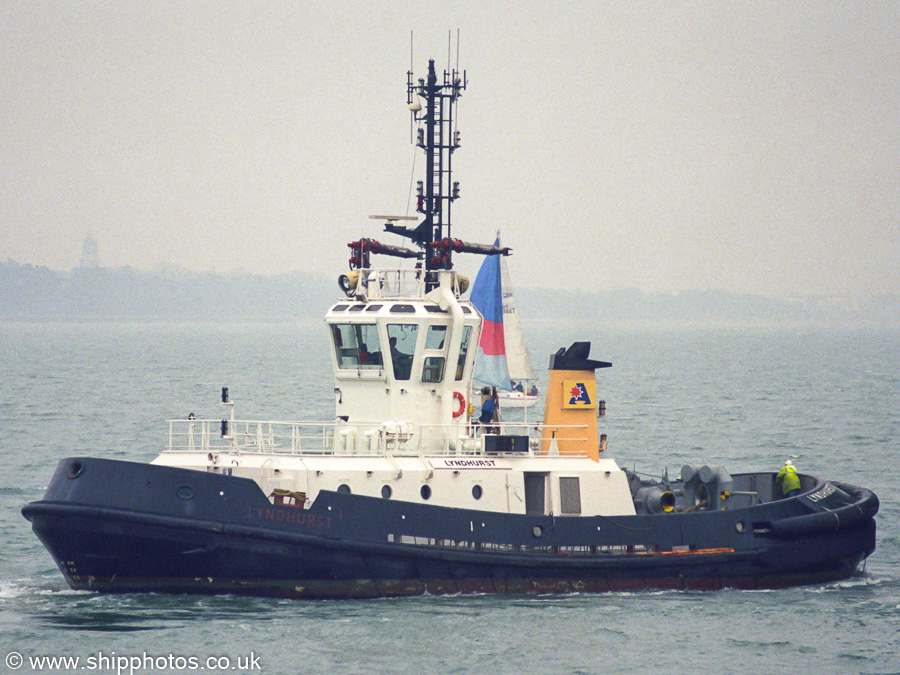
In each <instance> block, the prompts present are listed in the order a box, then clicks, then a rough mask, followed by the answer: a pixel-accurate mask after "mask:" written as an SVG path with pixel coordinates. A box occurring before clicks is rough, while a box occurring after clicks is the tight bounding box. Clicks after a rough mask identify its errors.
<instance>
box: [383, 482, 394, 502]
mask: <svg viewBox="0 0 900 675" xmlns="http://www.w3.org/2000/svg"><path fill="white" fill-rule="evenodd" d="M392 494H394V491H393V490H392V489H391V486H390V485H382V486H381V496H382V497H384V498H385V499H390V498H391V495H392Z"/></svg>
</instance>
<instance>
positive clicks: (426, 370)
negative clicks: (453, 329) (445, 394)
mask: <svg viewBox="0 0 900 675" xmlns="http://www.w3.org/2000/svg"><path fill="white" fill-rule="evenodd" d="M446 346H447V326H429V327H428V333H427V334H426V335H425V349H426V350H429V351H443V349H444V348H445V347H446ZM445 360H446V359H445V357H443V356H426V357H425V362H424V363H423V364H422V382H441V381H442V380H443V379H444V362H445Z"/></svg>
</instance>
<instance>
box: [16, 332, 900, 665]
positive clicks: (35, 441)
mask: <svg viewBox="0 0 900 675" xmlns="http://www.w3.org/2000/svg"><path fill="white" fill-rule="evenodd" d="M538 328H539V330H537V329H536V330H534V331H533V333H534V334H535V335H534V338H533V340H532V344H531V347H532V351H533V353H534V360H535V366H536V369H537V371H538V372H539V373H540V374H542V376H543V375H545V371H546V366H547V362H548V355H549V354H550V353H551V352H553V351H556V350H557V349H558V348H559V347H563V346H568V345H569V344H570V343H571V341H572V340H574V339H590V340H592V342H593V349H592V357H593V358H597V359H602V360H606V361H611V362H613V367H612V368H610V369H605V370H602V371H599V373H598V374H599V383H598V390H599V392H600V393H601V396H602V397H603V398H604V399H605V400H606V401H607V415H606V417H604V418H603V419H601V425H602V431H603V432H605V433H607V434H608V435H609V451H608V453H609V455H610V456H613V457H615V458H616V459H617V460H618V461H619V463H620V464H621V465H622V466H625V467H628V468H633V469H636V470H638V471H641V472H644V473H649V474H656V475H659V474H660V473H661V472H663V471H665V470H669V471H670V472H678V471H679V469H680V467H681V465H682V464H685V463H694V464H721V465H723V466H725V467H726V468H727V469H729V470H730V471H732V472H735V473H737V472H740V471H757V470H773V469H777V468H778V467H780V466H781V465H782V464H783V462H784V460H785V459H787V458H791V459H792V460H793V462H794V464H795V465H797V466H798V468H799V469H800V471H801V472H806V473H811V474H815V475H820V476H823V477H827V478H834V479H836V480H840V481H844V482H850V483H856V484H859V485H864V486H866V487H869V488H872V489H873V490H875V491H876V493H877V494H878V496H879V497H880V499H881V511H880V513H879V515H878V516H877V523H878V544H877V546H878V548H877V550H876V551H875V553H874V555H873V556H872V557H871V558H870V559H869V561H868V562H867V564H866V566H865V569H864V570H862V571H860V572H859V573H858V574H857V575H855V576H854V577H853V578H851V579H849V580H847V581H844V582H840V583H833V584H827V585H816V586H807V587H801V588H791V589H786V590H778V591H733V590H726V591H720V592H684V591H665V592H635V593H610V594H601V595H584V594H571V595H563V596H536V597H523V596H451V597H429V596H426V597H415V598H403V599H389V600H361V601H287V600H273V599H260V598H240V597H229V596H220V597H194V596H167V595H157V594H133V595H119V596H113V595H100V594H95V593H88V592H73V591H70V590H69V589H68V587H67V586H66V584H65V582H64V580H63V578H62V575H61V574H60V573H59V571H58V570H57V568H56V566H55V565H54V563H53V561H52V559H51V558H50V556H49V554H48V553H47V552H46V550H45V549H44V548H43V546H42V545H41V544H40V542H39V541H38V540H37V538H36V537H35V536H34V535H33V533H32V532H31V528H30V525H29V523H28V522H27V521H25V520H24V519H23V518H22V516H21V513H20V509H21V507H22V506H23V505H24V504H25V503H27V502H29V501H32V500H36V499H39V498H40V497H41V496H42V494H43V491H44V488H45V487H46V485H47V482H48V481H49V479H50V476H51V475H52V473H53V470H54V467H55V466H56V463H57V461H58V460H59V459H60V458H62V457H66V456H71V455H88V456H94V457H111V458H119V459H129V460H135V461H149V460H151V459H152V458H153V457H154V456H155V455H156V454H157V453H158V452H159V451H160V450H161V449H162V448H163V446H164V445H165V443H166V432H167V429H168V427H167V424H166V423H165V420H166V419H170V418H185V417H187V415H188V414H189V413H191V412H193V413H194V414H195V415H196V416H197V417H213V418H217V417H221V416H222V410H221V406H220V405H219V404H218V399H219V391H220V388H221V387H222V386H228V387H229V389H230V393H231V398H232V400H233V401H234V402H235V405H236V416H237V417H238V418H243V419H271V420H293V419H300V420H316V421H324V420H328V419H330V418H331V417H332V415H333V398H332V397H333V393H332V391H333V385H332V381H331V376H330V363H329V359H328V352H327V344H326V333H325V330H324V327H323V325H322V324H321V323H320V322H314V323H310V324H306V323H296V324H255V325H221V324H203V325H187V324H176V325H172V324H162V323H157V324H136V323H126V324H109V323H106V324H75V323H61V324H38V323H29V324H25V323H0V453H2V457H3V480H2V481H0V509H2V517H0V528H2V542H3V546H2V549H0V634H2V641H0V672H10V673H31V672H38V673H68V672H72V673H75V672H80V673H84V672H95V673H117V672H118V673H129V672H134V673H164V672H165V673H185V672H206V673H225V672H228V673H265V674H267V675H268V674H279V675H280V674H285V675H287V674H290V675H295V674H297V673H324V672H336V673H372V672H384V673H474V672H479V673H481V672H489V673H495V674H496V673H531V672H535V673H538V672H539V673H606V672H612V673H616V672H701V671H708V672H712V673H717V674H718V673H748V672H750V673H758V672H779V673H780V672H804V673H805V672H817V673H890V672H900V656H897V651H898V648H900V525H898V515H900V514H898V500H897V492H898V489H900V470H898V468H897V464H898V461H897V456H898V454H900V453H898V451H900V447H898V442H897V439H898V435H900V335H898V333H897V332H896V331H891V330H875V329H872V330H854V329H846V328H844V329H785V328H778V329H741V330H738V329H654V330H648V329H637V328H631V329H622V328H615V327H610V326H601V325H591V326H585V325H580V326H576V325H568V326H559V325H553V326H550V325H547V326H539V327H538ZM507 414H508V415H512V413H507ZM519 414H520V413H519ZM529 415H530V419H537V418H538V417H539V416H540V407H539V408H538V409H533V410H532V411H530V412H529ZM42 657H56V658H68V659H70V660H69V661H68V663H66V662H62V661H57V662H56V663H55V664H52V663H51V662H50V661H43V662H41V661H39V659H40V658H42ZM76 658H77V659H78V662H77V663H76V662H74V661H73V660H72V659H76ZM18 664H21V665H19V666H18V667H17V665H18Z"/></svg>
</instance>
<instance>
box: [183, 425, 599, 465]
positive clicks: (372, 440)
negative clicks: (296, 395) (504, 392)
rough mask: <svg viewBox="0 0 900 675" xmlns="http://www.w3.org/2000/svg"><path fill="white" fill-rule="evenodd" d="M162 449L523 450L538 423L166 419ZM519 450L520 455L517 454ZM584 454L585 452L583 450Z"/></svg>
mask: <svg viewBox="0 0 900 675" xmlns="http://www.w3.org/2000/svg"><path fill="white" fill-rule="evenodd" d="M168 424H169V438H168V447H167V449H166V451H167V452H181V453H194V452H202V453H223V452H231V453H235V454H244V453H247V454H250V453H254V454H289V455H368V456H384V455H394V456H404V455H409V456H421V455H448V456H450V455H482V454H485V444H484V441H483V437H484V436H485V435H488V434H491V433H494V434H496V433H497V432H499V434H501V435H519V436H528V437H529V442H528V451H527V454H529V455H533V456H540V455H541V454H546V453H547V448H542V447H541V440H540V435H541V430H542V425H540V424H524V423H504V422H501V423H499V424H497V425H493V426H490V427H487V426H482V425H479V424H470V425H466V426H460V425H440V424H420V425H406V424H403V423H384V424H380V425H377V424H371V423H369V424H356V425H354V424H347V423H335V422H285V421H274V420H272V421H258V420H225V421H223V420H218V419H187V420H185V419H177V420H168ZM553 429H554V430H556V432H557V435H556V438H557V440H585V438H586V436H587V435H586V427H584V426H577V425H575V426H558V425H557V426H554V427H553ZM517 454H522V453H517ZM584 454H587V453H584Z"/></svg>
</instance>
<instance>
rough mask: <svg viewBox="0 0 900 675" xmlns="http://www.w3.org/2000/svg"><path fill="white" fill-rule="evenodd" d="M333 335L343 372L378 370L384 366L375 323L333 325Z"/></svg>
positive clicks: (339, 366)
mask: <svg viewBox="0 0 900 675" xmlns="http://www.w3.org/2000/svg"><path fill="white" fill-rule="evenodd" d="M331 335H332V339H333V340H334V351H335V354H336V355H337V363H338V368H340V369H341V370H377V369H379V368H381V367H382V365H383V364H384V359H383V357H382V354H381V343H380V342H379V340H378V330H377V328H376V327H375V324H374V323H340V324H333V325H332V326H331Z"/></svg>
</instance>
